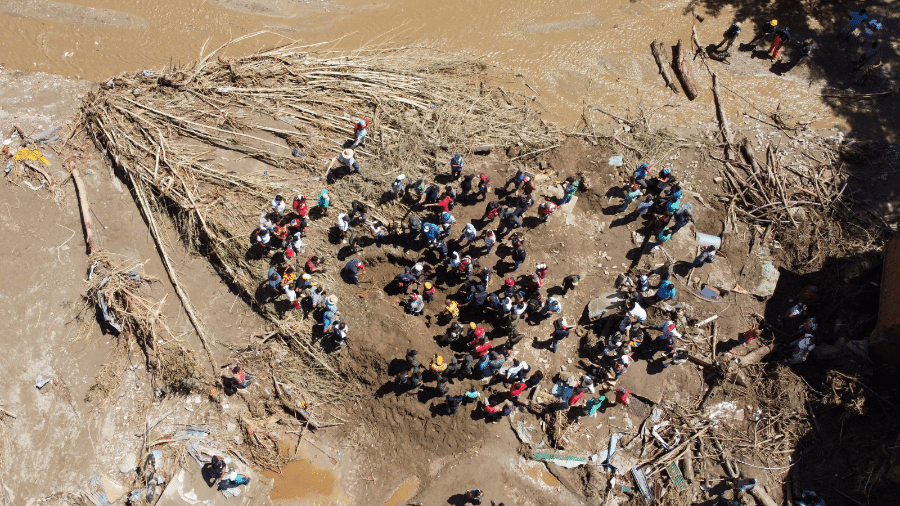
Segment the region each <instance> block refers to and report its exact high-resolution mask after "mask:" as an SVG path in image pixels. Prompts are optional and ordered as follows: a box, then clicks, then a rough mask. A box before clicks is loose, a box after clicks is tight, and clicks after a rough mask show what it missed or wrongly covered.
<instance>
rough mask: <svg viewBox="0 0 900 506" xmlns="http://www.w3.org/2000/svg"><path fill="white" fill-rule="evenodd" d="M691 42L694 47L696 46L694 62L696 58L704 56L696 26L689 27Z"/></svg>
mask: <svg viewBox="0 0 900 506" xmlns="http://www.w3.org/2000/svg"><path fill="white" fill-rule="evenodd" d="M691 40H692V41H694V45H695V46H697V52H695V53H694V59H695V60H696V59H697V57H698V56H706V51H705V50H704V49H703V44H701V43H700V37H698V36H697V25H694V26H692V27H691Z"/></svg>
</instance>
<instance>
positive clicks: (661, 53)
mask: <svg viewBox="0 0 900 506" xmlns="http://www.w3.org/2000/svg"><path fill="white" fill-rule="evenodd" d="M650 50H651V51H653V58H655V59H656V66H658V67H659V73H660V74H661V75H662V78H663V81H665V82H666V86H668V87H669V88H671V89H672V92H673V93H678V87H677V86H675V78H674V77H672V72H671V68H672V67H671V65H670V64H669V62H668V61H667V60H666V56H665V55H666V52H665V51H666V50H665V46H663V43H662V41H661V40H659V39H656V40H654V41H653V42H651V43H650Z"/></svg>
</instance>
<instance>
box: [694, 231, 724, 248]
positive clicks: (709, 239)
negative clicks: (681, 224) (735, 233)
mask: <svg viewBox="0 0 900 506" xmlns="http://www.w3.org/2000/svg"><path fill="white" fill-rule="evenodd" d="M697 245H698V246H700V247H701V248H705V247H707V246H713V247H715V248H716V249H719V248H720V247H721V246H722V238H721V237H719V236H715V235H709V234H704V233H701V232H697Z"/></svg>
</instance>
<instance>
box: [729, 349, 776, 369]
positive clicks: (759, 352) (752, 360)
mask: <svg viewBox="0 0 900 506" xmlns="http://www.w3.org/2000/svg"><path fill="white" fill-rule="evenodd" d="M771 351H772V347H771V346H761V347H759V348H757V349H755V350H753V351H751V352H750V353H748V354H746V355H744V356H743V357H738V359H737V362H738V364H740V365H750V364H758V363H760V362H762V359H763V357H765V356H766V355H768V354H769V353H770V352H771Z"/></svg>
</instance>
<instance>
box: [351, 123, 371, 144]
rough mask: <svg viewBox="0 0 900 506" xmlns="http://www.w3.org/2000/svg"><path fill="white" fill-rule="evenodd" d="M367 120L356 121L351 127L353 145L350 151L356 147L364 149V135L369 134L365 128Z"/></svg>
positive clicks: (367, 124)
mask: <svg viewBox="0 0 900 506" xmlns="http://www.w3.org/2000/svg"><path fill="white" fill-rule="evenodd" d="M368 126H369V120H368V119H366V118H363V119H358V120H356V123H355V124H354V125H353V139H354V140H353V144H352V145H351V146H350V149H356V148H357V147H358V146H362V147H366V135H368V134H369V130H368V129H367V127H368Z"/></svg>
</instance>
